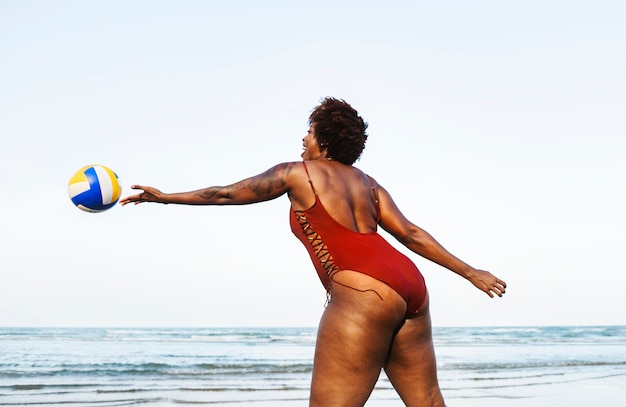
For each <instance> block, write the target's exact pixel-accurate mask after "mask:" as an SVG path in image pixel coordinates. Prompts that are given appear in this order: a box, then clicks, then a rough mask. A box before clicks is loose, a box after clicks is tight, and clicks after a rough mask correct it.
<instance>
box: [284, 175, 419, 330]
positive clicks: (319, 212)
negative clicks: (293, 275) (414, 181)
mask: <svg viewBox="0 0 626 407" xmlns="http://www.w3.org/2000/svg"><path fill="white" fill-rule="evenodd" d="M304 168H305V170H306V172H307V176H308V174H309V172H308V170H307V169H306V164H304ZM370 182H371V183H372V189H373V190H374V191H375V187H374V184H373V182H372V181H371V179H370ZM309 183H310V184H311V189H312V190H313V194H314V195H315V203H314V204H313V206H312V207H310V208H309V209H306V210H302V211H296V210H291V212H290V220H289V223H290V225H291V230H292V232H293V233H294V234H295V235H296V237H297V238H298V239H300V241H301V242H302V243H303V244H304V246H305V247H306V249H307V251H308V252H309V255H310V256H311V260H312V261H313V264H314V266H315V269H316V270H317V274H318V276H319V278H320V280H321V281H322V284H323V285H324V287H325V288H326V290H327V291H328V290H330V284H331V280H332V276H333V274H335V273H336V272H338V271H340V270H353V271H358V272H360V273H363V274H366V275H368V276H370V277H373V278H375V279H377V280H379V281H382V282H383V283H385V284H387V285H388V286H390V287H391V288H392V289H394V290H395V291H396V292H397V293H398V294H400V295H401V296H402V297H403V298H404V300H405V301H406V303H407V313H406V316H407V318H408V317H411V316H414V315H415V314H416V313H417V311H419V309H420V307H421V306H422V304H423V303H424V300H425V298H426V284H425V283H424V277H422V274H421V273H420V272H419V270H418V269H417V267H416V266H415V264H413V262H412V261H411V260H410V259H409V258H408V257H406V256H405V255H404V254H402V253H400V252H399V251H398V250H396V249H395V248H394V247H393V246H391V245H390V244H389V243H388V242H387V241H386V240H385V239H383V237H382V236H380V235H379V234H378V233H377V232H376V231H373V232H370V233H359V232H355V231H352V230H350V229H347V228H346V227H344V226H342V225H341V224H339V222H337V221H336V220H335V219H333V218H332V217H331V216H330V215H329V214H328V212H327V211H326V209H325V208H324V206H323V205H322V202H321V201H320V200H319V198H318V196H317V192H316V191H315V188H314V187H313V183H312V182H311V178H310V177H309ZM376 198H377V197H376ZM376 208H377V209H378V200H376Z"/></svg>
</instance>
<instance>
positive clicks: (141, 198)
mask: <svg viewBox="0 0 626 407" xmlns="http://www.w3.org/2000/svg"><path fill="white" fill-rule="evenodd" d="M131 188H132V189H140V190H142V192H141V193H139V194H136V195H131V196H127V197H126V198H124V199H122V200H120V204H121V205H122V206H124V205H126V204H129V203H134V204H135V205H137V204H140V203H142V202H159V203H164V204H166V203H167V201H165V199H164V197H163V195H164V194H163V192H161V191H159V190H158V189H156V188H152V187H148V186H142V185H133V186H131Z"/></svg>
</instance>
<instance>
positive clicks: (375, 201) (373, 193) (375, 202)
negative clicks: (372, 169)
mask: <svg viewBox="0 0 626 407" xmlns="http://www.w3.org/2000/svg"><path fill="white" fill-rule="evenodd" d="M367 178H369V180H370V186H371V187H372V195H373V196H374V205H375V206H376V223H378V222H380V203H379V201H378V189H377V188H376V186H375V185H374V180H373V179H372V177H370V176H369V175H368V176H367Z"/></svg>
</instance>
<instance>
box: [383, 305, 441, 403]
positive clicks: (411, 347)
mask: <svg viewBox="0 0 626 407" xmlns="http://www.w3.org/2000/svg"><path fill="white" fill-rule="evenodd" d="M385 372H386V373H387V377H388V378H389V381H390V382H391V384H392V385H393V387H394V388H395V389H396V391H397V392H398V394H399V395H400V397H401V398H402V400H403V401H404V403H405V404H406V405H407V406H408V407H413V406H420V407H442V406H445V402H444V400H443V396H442V395H441V390H440V389H439V381H438V380H437V362H436V360H435V350H434V346H433V338H432V328H431V323H430V310H429V304H428V298H426V302H425V304H424V306H423V307H422V309H421V310H420V312H419V313H418V315H417V316H416V317H415V318H412V319H408V320H406V321H405V323H404V325H402V328H400V329H399V330H398V333H397V334H396V336H395V338H394V340H393V343H392V345H391V352H390V353H389V359H388V362H387V365H386V366H385Z"/></svg>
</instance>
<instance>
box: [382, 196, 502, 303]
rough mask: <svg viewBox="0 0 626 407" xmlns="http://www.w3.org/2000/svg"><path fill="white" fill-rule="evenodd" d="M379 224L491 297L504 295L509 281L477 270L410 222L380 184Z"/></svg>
mask: <svg viewBox="0 0 626 407" xmlns="http://www.w3.org/2000/svg"><path fill="white" fill-rule="evenodd" d="M378 197H379V198H378V199H379V203H380V213H381V220H380V226H381V227H382V228H383V229H384V230H386V231H387V232H389V233H390V234H391V235H392V236H394V237H395V238H396V239H397V240H398V241H399V242H401V243H402V244H403V245H405V246H406V247H407V248H409V249H410V250H411V251H413V252H415V253H417V254H419V255H420V256H422V257H424V258H426V259H428V260H430V261H432V262H435V263H437V264H439V265H440V266H443V267H445V268H447V269H448V270H451V271H453V272H455V273H456V274H458V275H460V276H462V277H464V278H465V279H467V280H469V281H470V282H471V283H472V284H474V286H476V287H477V288H478V289H479V290H481V291H483V292H485V293H486V294H487V295H489V296H490V297H493V296H494V294H495V295H497V296H499V297H502V294H504V292H505V290H506V283H505V282H504V281H503V280H500V279H499V278H497V277H496V276H494V275H492V274H491V273H489V272H488V271H484V270H478V269H475V268H474V267H472V266H470V265H468V264H467V263H465V262H464V261H462V260H461V259H459V258H457V257H456V256H454V255H453V254H452V253H450V252H449V251H448V250H446V249H445V248H444V247H443V246H442V245H441V244H440V243H439V242H437V240H435V238H434V237H432V236H431V235H430V234H429V233H428V232H426V231H425V230H424V229H422V228H420V227H418V226H416V225H414V224H413V223H411V222H410V221H409V220H408V219H407V218H406V217H405V216H404V215H403V214H402V212H400V209H398V207H397V206H396V204H395V202H394V201H393V199H392V198H391V195H389V193H388V192H387V191H386V190H385V189H384V188H383V187H382V186H380V185H379V188H378Z"/></svg>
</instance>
